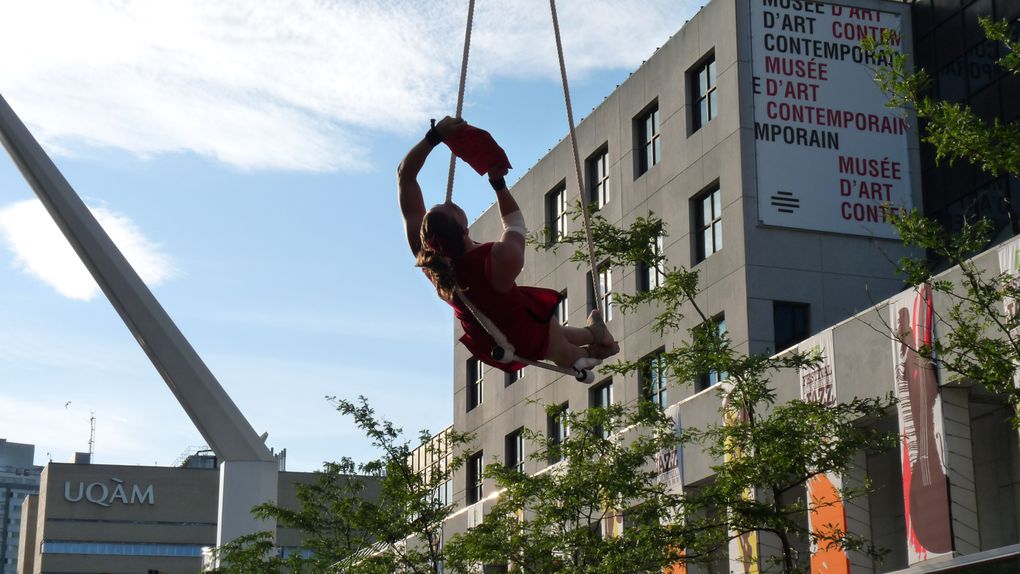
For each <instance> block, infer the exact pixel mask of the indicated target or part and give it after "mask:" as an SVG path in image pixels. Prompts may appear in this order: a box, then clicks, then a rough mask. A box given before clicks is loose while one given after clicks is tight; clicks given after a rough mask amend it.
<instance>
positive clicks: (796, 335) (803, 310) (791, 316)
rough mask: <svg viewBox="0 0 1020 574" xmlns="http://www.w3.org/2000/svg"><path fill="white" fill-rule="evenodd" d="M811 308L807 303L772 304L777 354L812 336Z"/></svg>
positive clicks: (782, 302) (781, 302) (780, 302)
mask: <svg viewBox="0 0 1020 574" xmlns="http://www.w3.org/2000/svg"><path fill="white" fill-rule="evenodd" d="M810 308H811V306H810V305H808V304H807V303H789V302H786V301H773V302H772V333H773V340H774V341H775V342H776V349H775V350H776V352H779V351H782V350H783V349H786V348H788V347H791V346H793V345H796V344H797V343H799V342H801V341H803V340H804V339H807V338H808V335H810V334H811V332H810V329H811V325H810V315H809V313H808V312H809V310H810Z"/></svg>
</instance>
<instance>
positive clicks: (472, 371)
mask: <svg viewBox="0 0 1020 574" xmlns="http://www.w3.org/2000/svg"><path fill="white" fill-rule="evenodd" d="M482 381H483V378H482V362H481V361H479V360H478V359H476V358H474V357H471V358H470V359H468V360H467V392H468V399H467V410H469V411H470V410H471V409H473V408H475V407H477V406H478V405H480V404H482V399H483V398H484V395H483V392H482Z"/></svg>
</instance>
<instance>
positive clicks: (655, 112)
mask: <svg viewBox="0 0 1020 574" xmlns="http://www.w3.org/2000/svg"><path fill="white" fill-rule="evenodd" d="M634 134H635V136H636V137H635V139H636V142H635V143H636V144H637V146H636V147H637V154H636V155H637V170H636V172H635V174H634V179H637V178H639V177H641V176H642V175H643V174H644V173H645V172H646V171H648V170H649V169H651V168H652V166H654V165H656V164H657V163H659V160H660V159H661V158H662V151H661V149H660V148H661V144H660V141H659V103H658V102H653V103H652V105H651V106H649V107H648V108H646V109H645V111H644V112H642V113H641V115H639V116H638V117H636V118H634Z"/></svg>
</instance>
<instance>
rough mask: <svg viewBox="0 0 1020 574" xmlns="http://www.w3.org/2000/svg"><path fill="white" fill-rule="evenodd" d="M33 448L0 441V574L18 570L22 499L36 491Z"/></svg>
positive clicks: (37, 482) (36, 481)
mask: <svg viewBox="0 0 1020 574" xmlns="http://www.w3.org/2000/svg"><path fill="white" fill-rule="evenodd" d="M34 459H35V447H34V446H33V445H30V444H19V443H14V442H8V441H7V439H2V438H0V574H15V573H16V572H17V571H18V545H19V543H20V541H21V535H22V532H21V514H22V507H23V505H24V503H25V500H26V499H27V498H28V497H29V496H30V495H32V494H35V493H37V492H39V473H40V472H41V471H42V467H39V466H35V464H34Z"/></svg>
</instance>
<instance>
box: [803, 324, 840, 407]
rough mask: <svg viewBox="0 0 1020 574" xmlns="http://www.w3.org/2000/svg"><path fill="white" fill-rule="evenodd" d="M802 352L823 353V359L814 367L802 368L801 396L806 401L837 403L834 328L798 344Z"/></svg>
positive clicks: (830, 404) (826, 403) (828, 404)
mask: <svg viewBox="0 0 1020 574" xmlns="http://www.w3.org/2000/svg"><path fill="white" fill-rule="evenodd" d="M797 350H799V351H800V352H802V353H814V352H818V353H819V354H821V361H820V362H818V363H817V364H815V365H814V366H813V367H809V368H801V369H800V398H801V400H803V401H805V402H814V403H821V404H823V405H826V406H832V405H835V404H836V377H835V369H834V365H833V363H832V355H833V352H832V329H826V330H824V331H822V332H821V333H819V334H817V335H815V336H814V337H811V338H810V339H807V340H806V341H804V342H802V343H801V344H800V345H798V346H797Z"/></svg>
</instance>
